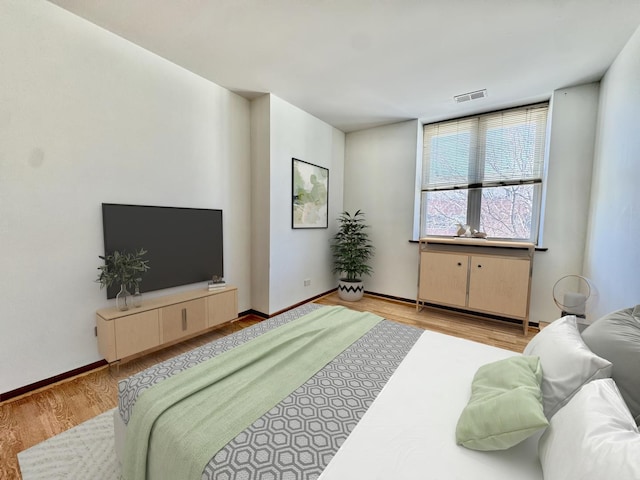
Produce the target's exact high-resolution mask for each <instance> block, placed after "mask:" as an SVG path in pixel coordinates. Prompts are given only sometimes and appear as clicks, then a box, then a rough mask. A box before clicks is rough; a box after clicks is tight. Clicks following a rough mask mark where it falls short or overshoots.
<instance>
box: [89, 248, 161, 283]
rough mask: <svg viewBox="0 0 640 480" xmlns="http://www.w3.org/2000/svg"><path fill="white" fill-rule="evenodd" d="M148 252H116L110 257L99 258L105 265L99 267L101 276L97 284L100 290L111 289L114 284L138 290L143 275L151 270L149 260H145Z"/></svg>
mask: <svg viewBox="0 0 640 480" xmlns="http://www.w3.org/2000/svg"><path fill="white" fill-rule="evenodd" d="M146 253H147V251H146V250H145V249H143V248H140V249H138V250H136V251H134V252H125V251H122V252H119V251H117V250H116V251H114V252H113V253H110V254H108V255H105V256H104V257H103V256H100V255H99V256H98V258H101V259H102V260H103V261H104V265H101V266H99V267H98V270H100V274H99V275H98V278H97V280H96V282H98V283H99V284H100V288H103V287H110V286H111V285H112V284H113V283H116V284H119V285H125V286H126V287H133V288H138V286H139V285H140V282H141V281H142V275H143V274H144V272H146V271H147V270H149V260H143V259H142V257H143V256H144V255H146Z"/></svg>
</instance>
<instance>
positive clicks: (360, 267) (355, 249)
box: [331, 210, 374, 302]
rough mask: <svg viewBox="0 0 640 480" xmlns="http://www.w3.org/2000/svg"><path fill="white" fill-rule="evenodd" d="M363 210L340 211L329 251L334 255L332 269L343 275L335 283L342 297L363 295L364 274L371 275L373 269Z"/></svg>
mask: <svg viewBox="0 0 640 480" xmlns="http://www.w3.org/2000/svg"><path fill="white" fill-rule="evenodd" d="M364 221H365V219H364V213H362V212H361V211H360V210H358V211H357V212H356V213H355V214H353V215H350V214H349V212H342V214H340V216H339V217H338V223H339V227H338V232H337V233H336V234H335V235H334V236H333V242H332V243H331V252H332V254H333V272H334V273H338V274H344V276H343V277H341V278H340V281H339V283H338V295H339V296H340V298H341V299H343V300H346V301H349V302H356V301H358V300H360V299H361V298H362V295H364V283H363V282H362V278H361V277H362V276H363V275H371V272H372V271H373V270H372V268H371V267H370V266H369V265H368V264H367V262H368V260H369V259H371V258H372V257H373V251H374V247H373V245H371V243H370V242H369V236H368V234H367V232H366V231H365V230H366V229H367V228H369V226H368V225H365V223H364Z"/></svg>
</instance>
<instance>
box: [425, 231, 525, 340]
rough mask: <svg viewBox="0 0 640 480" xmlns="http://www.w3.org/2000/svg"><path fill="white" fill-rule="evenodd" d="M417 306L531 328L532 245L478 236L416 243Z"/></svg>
mask: <svg viewBox="0 0 640 480" xmlns="http://www.w3.org/2000/svg"><path fill="white" fill-rule="evenodd" d="M419 243H420V272H419V280H418V296H417V300H416V308H417V309H418V310H419V309H420V308H421V307H422V306H424V305H430V306H436V307H438V306H440V307H445V308H453V309H456V310H461V311H464V312H465V313H470V314H480V315H483V316H490V317H493V318H498V319H501V318H502V319H504V318H507V319H513V320H519V321H521V322H522V325H523V330H524V332H525V333H526V332H527V330H528V327H529V298H530V293H531V272H532V265H533V254H534V251H535V245H533V244H532V243H525V242H521V243H520V242H506V241H498V240H487V239H482V238H439V237H438V238H436V237H425V238H421V239H420V242H419Z"/></svg>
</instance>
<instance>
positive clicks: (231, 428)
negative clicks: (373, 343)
mask: <svg viewBox="0 0 640 480" xmlns="http://www.w3.org/2000/svg"><path fill="white" fill-rule="evenodd" d="M381 320H382V318H380V317H378V316H376V315H373V314H371V313H361V312H355V311H352V310H348V309H346V308H344V307H322V308H320V309H318V310H316V311H314V312H311V313H309V314H307V315H304V316H303V317H300V318H298V319H296V320H293V321H291V322H289V323H287V324H285V325H282V326H281V327H278V328H276V329H274V330H270V331H268V332H266V333H264V334H263V335H260V336H259V337H257V338H255V339H253V340H251V341H249V342H247V343H245V344H242V345H239V346H238V347H235V348H233V349H231V350H229V351H227V352H224V353H222V354H220V355H218V356H217V357H214V358H212V359H210V360H208V361H206V362H203V363H201V364H199V365H196V366H194V367H191V368H189V369H188V370H185V371H183V372H181V373H180V374H179V375H174V376H172V377H170V378H168V379H166V380H164V381H162V382H160V383H159V384H157V385H155V386H154V387H152V388H150V389H148V390H146V391H145V392H143V393H142V394H141V395H140V397H139V398H138V399H137V401H136V404H135V407H134V409H133V413H132V416H131V420H130V421H129V424H128V427H127V439H126V442H125V458H124V465H123V473H124V477H125V478H126V479H127V480H138V479H145V480H146V479H147V478H149V479H161V478H164V479H178V478H179V479H184V480H187V479H200V478H201V475H202V472H203V470H204V467H205V466H206V465H207V463H208V462H209V461H210V460H211V458H212V457H213V456H214V455H215V454H216V453H217V452H218V451H219V450H221V449H222V447H224V446H225V445H226V444H227V443H229V441H231V440H233V439H234V438H235V437H236V436H237V435H238V434H239V433H240V432H242V431H243V430H244V429H246V428H247V427H248V426H250V425H251V424H252V423H253V422H254V421H255V420H257V419H258V418H260V417H261V416H262V415H264V414H265V413H267V412H268V411H269V410H270V409H271V408H272V407H274V406H275V405H277V404H278V403H279V402H280V401H281V400H283V399H284V398H285V397H286V396H287V395H289V394H290V393H291V392H293V391H294V390H295V389H296V388H298V387H299V386H300V385H302V384H303V383H305V382H306V381H307V380H308V379H309V378H310V377H312V376H313V375H314V374H315V373H316V372H318V371H319V370H320V369H322V368H323V367H324V366H325V365H326V364H327V363H329V362H330V361H331V360H333V359H334V358H335V357H336V356H337V355H339V354H340V353H341V352H342V351H343V350H345V349H346V348H347V347H349V346H350V345H351V344H352V343H354V342H355V341H356V340H358V339H359V338H360V337H361V336H362V335H364V334H365V333H366V332H368V331H369V330H370V329H371V328H373V327H374V326H375V325H376V324H378V322H380V321H381ZM176 446H179V448H176Z"/></svg>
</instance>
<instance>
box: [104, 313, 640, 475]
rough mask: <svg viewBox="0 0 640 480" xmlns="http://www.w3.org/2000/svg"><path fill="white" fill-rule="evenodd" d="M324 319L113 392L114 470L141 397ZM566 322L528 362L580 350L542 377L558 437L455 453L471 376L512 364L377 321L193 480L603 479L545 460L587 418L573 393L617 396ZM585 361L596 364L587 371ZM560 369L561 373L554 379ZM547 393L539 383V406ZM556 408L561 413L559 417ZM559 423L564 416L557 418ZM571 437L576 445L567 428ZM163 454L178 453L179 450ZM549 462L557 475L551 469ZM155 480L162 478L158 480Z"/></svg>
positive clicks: (258, 328)
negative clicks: (588, 388)
mask: <svg viewBox="0 0 640 480" xmlns="http://www.w3.org/2000/svg"><path fill="white" fill-rule="evenodd" d="M321 308H328V307H321V306H319V305H315V304H307V305H303V306H301V307H298V308H296V309H293V310H291V311H289V312H286V313H284V314H282V315H278V316H276V317H273V318H271V319H268V320H265V321H263V322H261V323H259V324H256V325H254V326H252V327H249V328H246V329H243V330H241V331H239V332H236V333H234V334H232V335H229V336H227V337H224V338H222V339H220V340H216V341H214V342H211V343H209V344H207V345H204V346H202V347H199V348H198V349H195V350H193V351H191V352H188V353H186V354H183V355H180V356H178V357H175V358H173V359H171V360H168V361H166V362H163V363H160V364H158V365H156V366H154V367H152V368H150V369H148V370H145V371H144V372H141V373H139V374H137V375H134V376H133V377H130V378H128V379H126V380H123V381H121V382H120V383H119V408H118V409H117V411H116V413H115V418H114V428H115V433H116V435H115V436H116V453H117V456H118V458H119V460H120V461H122V460H123V459H124V458H125V454H126V449H125V444H126V437H127V436H128V435H131V432H129V431H128V426H127V425H128V424H129V423H130V420H131V417H132V412H134V406H135V404H136V402H137V400H138V398H140V396H141V395H142V394H143V392H145V391H146V390H148V389H150V388H151V387H152V386H154V385H158V384H160V383H162V382H163V381H165V380H166V379H168V378H172V377H173V376H174V375H177V374H178V373H180V372H183V371H186V370H189V369H190V368H193V367H194V366H197V365H200V364H202V363H204V362H206V361H207V360H208V359H211V358H214V357H216V356H218V355H221V354H222V353H223V352H228V351H231V350H233V349H234V348H236V347H239V346H241V345H245V344H247V345H248V342H250V341H252V340H254V339H256V338H258V337H260V336H261V335H265V334H267V332H270V331H275V329H278V328H279V327H282V326H285V325H287V324H289V323H290V322H293V321H295V320H299V319H301V318H302V317H304V316H305V315H307V314H312V313H313V312H314V311H316V310H318V309H321ZM571 318H572V317H567V319H565V320H562V321H561V322H554V324H552V325H554V327H553V328H551V327H549V328H548V329H545V331H543V332H547V330H548V333H545V335H540V334H539V335H538V336H537V337H536V338H538V337H540V339H539V340H538V341H537V342H536V343H534V342H532V344H530V346H528V347H527V348H528V349H529V351H528V352H527V351H525V353H527V354H529V355H530V356H535V358H540V359H541V361H542V359H543V358H544V357H545V356H546V355H547V352H546V351H551V352H555V351H556V350H557V349H558V345H562V348H561V349H562V350H568V351H570V352H572V351H573V350H574V349H575V348H576V345H577V350H578V351H579V352H580V355H582V356H580V355H578V360H576V359H575V358H573V357H570V358H569V360H571V361H570V362H569V361H567V358H561V359H558V358H555V357H554V358H551V359H550V360H548V361H546V367H547V370H548V372H549V375H548V378H546V379H545V380H546V381H547V382H551V388H550V389H549V391H553V392H555V394H556V395H555V397H553V395H552V397H553V398H551V399H550V401H552V402H556V403H554V404H553V405H554V408H555V407H557V410H559V411H560V412H563V413H562V415H560V414H558V415H556V417H557V418H558V419H559V420H557V425H555V424H554V422H556V420H554V419H553V418H552V419H551V421H550V422H549V427H548V428H546V429H542V428H541V429H539V431H537V432H535V433H534V434H532V435H528V437H527V438H525V439H524V440H522V441H518V442H517V444H516V445H514V446H511V447H510V448H506V449H502V450H497V451H477V450H473V449H469V448H465V447H463V446H460V445H458V444H456V422H458V419H459V417H460V414H461V411H463V410H464V409H465V405H466V404H467V402H468V401H469V398H470V394H471V392H472V382H473V381H474V378H475V377H474V376H475V375H476V373H477V371H478V368H479V367H480V366H482V365H485V364H492V363H494V362H501V361H503V360H504V361H506V360H507V359H510V358H516V357H521V356H520V355H519V354H516V353H514V352H510V351H506V350H502V349H499V348H495V347H491V346H487V345H483V344H478V343H475V342H471V341H468V340H464V339H459V338H454V337H450V336H447V335H442V334H438V333H435V332H429V331H423V330H421V329H418V328H415V327H411V326H407V325H401V324H398V323H395V322H391V321H388V320H382V321H380V322H379V323H377V324H376V325H375V326H374V327H372V328H371V329H370V330H369V331H367V332H366V333H365V334H364V335H362V337H361V338H359V339H358V340H356V341H355V342H354V343H353V344H351V345H350V346H349V347H347V348H346V349H345V350H344V351H343V352H342V353H340V354H338V355H337V356H336V357H335V358H334V359H333V360H331V361H330V362H329V363H327V364H326V365H325V366H324V367H323V368H321V369H320V370H318V371H317V372H316V373H315V374H314V375H312V376H311V377H310V378H309V379H308V380H307V381H305V382H304V383H303V384H302V385H301V386H300V387H298V388H296V389H295V390H294V391H292V392H291V393H290V394H288V395H286V397H285V398H284V399H283V400H282V401H280V402H279V403H278V404H277V405H275V406H274V407H273V408H270V409H269V411H268V412H266V413H264V414H263V415H261V416H260V417H259V418H257V419H256V420H255V421H253V422H252V423H251V424H250V425H249V426H248V427H246V428H245V429H243V430H242V431H241V432H240V433H238V434H237V435H235V436H234V437H233V438H232V439H231V440H230V441H229V442H228V443H226V444H225V445H224V446H223V447H222V448H221V449H220V450H219V451H217V453H215V454H213V455H212V456H211V458H210V460H209V462H208V463H207V464H206V466H205V468H204V469H202V474H201V478H203V479H205V478H206V479H216V480H220V479H226V480H231V479H238V480H239V479H246V480H257V479H261V480H266V479H274V480H275V479H282V480H286V479H296V480H297V479H320V480H342V479H347V478H348V479H367V480H369V479H371V480H373V479H378V478H379V479H389V478H393V479H394V480H402V479H407V480H408V479H416V478H434V479H439V478H442V479H458V478H460V479H462V478H465V479H466V478H478V479H485V478H486V479H496V480H500V479H507V478H508V479H513V478H518V479H523V480H527V479H541V478H543V470H544V478H548V479H554V478H608V477H589V476H588V475H587V476H583V477H578V476H567V471H566V470H560V471H559V473H558V472H556V471H554V468H555V467H554V466H555V464H559V463H562V464H567V463H568V464H571V462H567V461H566V459H564V460H562V461H559V460H557V459H556V460H554V455H553V452H555V451H557V449H556V448H555V446H554V445H555V444H556V443H558V442H559V444H560V445H563V448H564V444H565V443H567V442H568V441H567V440H566V439H565V436H563V434H562V433H563V430H566V428H565V427H563V424H564V423H567V422H569V423H571V421H568V420H566V418H564V417H567V416H568V417H571V416H573V415H575V412H574V411H575V410H576V409H578V410H580V411H585V406H584V400H583V399H582V397H580V396H579V395H576V394H577V393H580V394H582V392H579V391H580V388H581V387H582V386H583V385H584V384H586V383H589V382H591V383H593V384H597V385H600V383H599V382H597V381H596V380H598V381H599V379H603V380H602V382H604V381H606V380H608V381H610V382H611V383H612V384H613V385H614V387H613V389H614V390H612V389H611V388H610V385H609V384H607V385H604V384H603V385H602V388H604V389H605V390H606V389H607V388H609V390H612V392H613V393H611V392H609V393H607V395H609V396H610V397H611V398H612V399H613V400H612V401H614V402H615V401H617V397H616V390H615V383H614V382H613V381H612V380H611V379H610V378H608V377H610V376H611V363H610V362H608V361H606V360H603V359H601V358H600V357H598V356H597V355H595V354H593V353H592V352H590V351H589V349H588V347H586V346H585V345H584V343H580V342H581V339H580V338H577V337H576V336H575V332H578V330H577V325H576V323H575V318H573V323H571ZM555 324H557V325H555ZM573 329H575V332H574V331H573ZM567 332H569V333H567ZM578 337H579V333H578ZM559 338H560V340H558V339H559ZM567 338H568V339H569V340H568V341H566V339H567ZM565 341H566V344H563V342H565ZM585 349H586V350H585ZM550 357H553V355H550ZM583 357H587V360H585V359H584V358H583ZM594 357H595V358H596V359H599V360H598V361H595V362H594V360H593V359H594ZM576 362H577V363H576ZM563 365H564V366H563ZM567 365H571V366H570V367H569V368H570V370H576V371H573V372H572V373H571V372H570V373H571V375H570V376H572V378H569V379H568V384H567V385H568V386H567V387H566V388H564V389H563V388H560V391H559V392H558V391H557V390H558V388H557V383H558V382H557V381H558V379H560V378H561V379H562V381H565V382H566V381H567V378H566V375H567V372H566V368H567ZM576 365H580V366H581V368H576ZM543 366H544V365H543ZM582 366H584V368H582ZM557 367H559V368H560V370H559V372H557V373H556V372H555V369H557ZM594 372H595V373H594ZM554 375H556V377H557V378H555V379H554V377H553V376H554ZM586 377H588V378H586ZM554 382H556V384H554ZM544 387H545V385H544V382H543V384H542V385H541V387H540V388H541V392H540V395H541V396H542V392H543V391H544ZM547 387H548V385H547ZM605 387H606V388H605ZM554 389H555V390H554ZM607 391H608V390H607ZM607 395H605V394H603V393H602V391H600V390H598V391H597V392H596V394H595V396H596V397H598V398H603V397H606V396H607ZM573 396H576V397H579V400H580V403H578V404H577V405H578V406H577V407H575V408H570V405H569V406H567V407H565V405H567V404H570V403H571V402H574V403H575V402H578V400H572V397H573ZM582 396H583V397H584V396H587V395H586V394H585V395H582ZM591 396H593V395H591ZM560 397H563V398H562V399H561V402H560V403H562V405H561V406H558V405H559V403H558V402H557V400H558V398H560ZM607 398H609V397H607ZM545 400H549V398H545ZM587 400H588V399H587ZM547 403H548V402H547ZM587 403H588V402H587ZM623 403H624V402H623ZM541 405H542V403H541ZM545 406H546V404H545ZM213 408H215V407H213ZM541 408H542V407H541ZM586 410H588V409H586ZM564 411H567V412H569V413H568V414H567V415H565V414H564ZM621 412H622V413H621V415H622V417H624V420H625V421H626V423H625V424H624V425H625V429H626V430H624V432H625V433H626V434H628V435H629V436H630V437H631V438H632V440H633V441H635V440H636V439H637V438H640V435H638V432H637V428H636V426H635V423H634V422H633V418H632V417H631V415H630V414H629V413H628V411H627V414H628V418H627V417H625V416H624V415H625V413H624V409H622V410H621ZM545 413H546V412H545ZM554 413H555V412H554ZM629 418H631V420H632V423H633V428H635V432H634V430H633V428H632V426H631V425H630V424H629V422H628V419H629ZM563 422H564V423H563ZM573 422H574V423H575V422H576V421H573ZM569 430H571V431H572V432H574V433H575V428H574V425H573V424H572V425H571V427H570V428H569ZM549 432H551V433H549ZM558 432H559V433H558ZM617 433H619V432H617ZM585 435H587V434H585ZM638 441H640V440H638ZM638 446H640V444H638ZM172 448H175V449H180V448H181V445H180V442H178V443H177V444H176V445H175V446H174V447H172ZM539 450H540V455H539V453H538V451H539ZM569 450H570V449H569ZM172 451H173V450H172ZM550 452H551V453H550ZM623 452H626V450H624V449H623ZM637 452H640V448H638V449H637V450H632V451H631V453H630V455H631V457H629V458H637V459H638V462H637V463H638V465H640V457H639V455H640V453H637ZM581 454H582V452H577V453H576V454H575V456H576V458H581V457H580V455H581ZM549 462H552V463H553V462H555V463H554V465H552V466H549ZM578 463H579V462H578ZM623 463H625V464H626V463H628V462H623ZM632 468H634V467H632ZM637 468H640V466H638V467H637ZM594 471H595V470H594ZM617 474H618V475H619V476H617V477H615V478H616V479H626V478H628V479H632V478H640V471H638V470H637V469H636V470H630V471H629V472H627V471H625V470H622V471H619V472H617ZM636 474H638V475H636ZM157 476H158V478H162V474H161V473H160V474H158V475H157ZM149 478H153V477H149ZM611 478H613V477H611ZM128 480H132V479H128Z"/></svg>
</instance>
